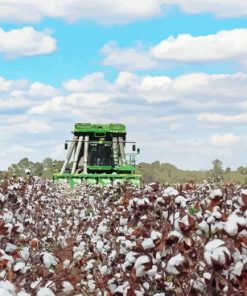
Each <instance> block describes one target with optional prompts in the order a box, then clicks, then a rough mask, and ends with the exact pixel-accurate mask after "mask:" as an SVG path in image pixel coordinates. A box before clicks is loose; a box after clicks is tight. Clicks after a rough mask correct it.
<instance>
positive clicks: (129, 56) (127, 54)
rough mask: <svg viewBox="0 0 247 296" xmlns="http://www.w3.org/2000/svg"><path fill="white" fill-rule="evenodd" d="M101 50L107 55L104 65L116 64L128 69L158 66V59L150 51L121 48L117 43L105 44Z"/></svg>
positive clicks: (144, 68) (118, 66) (118, 67)
mask: <svg viewBox="0 0 247 296" xmlns="http://www.w3.org/2000/svg"><path fill="white" fill-rule="evenodd" d="M101 52H102V53H103V54H104V55H105V58H104V60H103V65H105V66H114V67H116V68H117V69H125V70H127V71H135V70H146V69H152V68H156V67H158V63H157V61H156V60H155V59H154V58H152V57H151V55H150V54H149V53H148V52H145V51H144V50H139V49H138V48H123V49H122V48H119V47H118V45H117V44H116V43H112V42H111V43H108V44H106V45H104V47H103V48H102V50H101Z"/></svg>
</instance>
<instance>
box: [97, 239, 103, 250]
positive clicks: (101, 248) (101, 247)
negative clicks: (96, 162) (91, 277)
mask: <svg viewBox="0 0 247 296" xmlns="http://www.w3.org/2000/svg"><path fill="white" fill-rule="evenodd" d="M96 248H97V250H98V251H99V252H101V251H102V250H103V248H104V243H103V242H102V241H98V242H97V244H96Z"/></svg>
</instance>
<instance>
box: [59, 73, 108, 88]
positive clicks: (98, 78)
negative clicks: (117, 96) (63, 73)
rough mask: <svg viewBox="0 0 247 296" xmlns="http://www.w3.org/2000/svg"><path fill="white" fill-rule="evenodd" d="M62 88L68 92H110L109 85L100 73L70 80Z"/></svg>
mask: <svg viewBox="0 0 247 296" xmlns="http://www.w3.org/2000/svg"><path fill="white" fill-rule="evenodd" d="M63 87H64V89H65V90H67V91H69V92H83V91H98V90H101V91H102V90H107V91H110V90H111V84H110V83H109V82H107V81H106V80H105V76H104V73H102V72H96V73H93V74H88V75H85V76H84V77H83V78H82V79H80V80H77V79H70V80H68V81H66V82H64V84H63Z"/></svg>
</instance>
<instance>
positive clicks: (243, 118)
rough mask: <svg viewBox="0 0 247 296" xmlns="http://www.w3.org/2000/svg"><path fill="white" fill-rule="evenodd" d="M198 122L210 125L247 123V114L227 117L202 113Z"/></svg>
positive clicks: (198, 117)
mask: <svg viewBox="0 0 247 296" xmlns="http://www.w3.org/2000/svg"><path fill="white" fill-rule="evenodd" d="M197 120H199V121H204V122H210V123H246V122H247V113H241V114H234V115H226V114H220V113H201V114H199V115H198V116H197Z"/></svg>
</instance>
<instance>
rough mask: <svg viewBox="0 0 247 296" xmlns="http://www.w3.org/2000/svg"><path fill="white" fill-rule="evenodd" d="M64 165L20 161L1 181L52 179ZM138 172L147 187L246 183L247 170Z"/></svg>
mask: <svg viewBox="0 0 247 296" xmlns="http://www.w3.org/2000/svg"><path fill="white" fill-rule="evenodd" d="M62 165H63V161H61V160H53V159H51V158H45V159H44V160H43V161H41V162H33V161H31V160H29V159H28V158H23V159H21V160H20V161H19V162H18V163H16V164H12V165H10V166H9V168H8V170H7V171H5V172H0V177H1V178H3V177H11V176H17V177H24V176H26V175H27V173H30V174H32V175H34V176H38V177H41V178H46V179H52V175H53V174H54V173H58V172H60V170H61V168H62ZM138 170H139V171H140V173H141V174H142V179H143V181H144V182H145V183H151V182H159V183H187V182H191V181H193V182H195V183H200V182H203V181H204V180H208V179H216V178H220V179H222V180H223V181H224V182H239V183H247V167H244V166H240V167H239V168H238V169H237V170H235V171H233V170H231V168H230V167H227V168H226V169H223V164H222V161H220V160H219V159H215V160H214V161H212V168H211V169H210V170H181V169H179V168H177V167H176V166H175V165H173V164H170V163H161V162H160V161H154V162H152V163H145V162H142V163H140V164H139V167H138Z"/></svg>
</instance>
